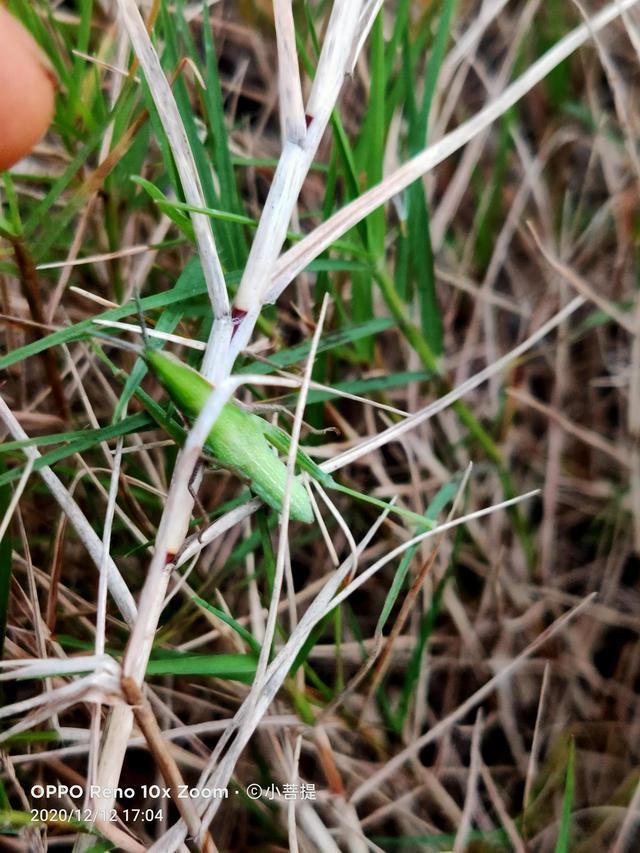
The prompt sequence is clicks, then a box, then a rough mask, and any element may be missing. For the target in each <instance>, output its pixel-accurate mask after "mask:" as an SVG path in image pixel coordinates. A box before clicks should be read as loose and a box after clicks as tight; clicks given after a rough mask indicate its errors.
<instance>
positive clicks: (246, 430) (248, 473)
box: [142, 347, 333, 524]
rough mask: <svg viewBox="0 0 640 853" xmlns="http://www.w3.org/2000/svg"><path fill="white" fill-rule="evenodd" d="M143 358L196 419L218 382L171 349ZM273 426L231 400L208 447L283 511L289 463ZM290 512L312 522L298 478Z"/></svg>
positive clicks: (152, 351)
mask: <svg viewBox="0 0 640 853" xmlns="http://www.w3.org/2000/svg"><path fill="white" fill-rule="evenodd" d="M142 357H143V358H144V360H145V362H146V363H147V365H148V366H149V368H150V369H151V370H152V371H153V373H154V374H155V375H156V377H157V378H158V380H159V382H160V384H161V385H162V386H163V388H164V389H165V391H166V392H167V393H168V394H169V396H170V397H171V399H172V401H173V402H174V403H175V405H176V406H177V408H178V409H179V410H180V411H181V412H182V413H183V414H184V415H186V417H187V418H188V419H189V420H195V419H196V418H197V416H198V414H199V413H200V411H201V410H202V408H203V407H204V405H205V403H206V402H207V400H208V399H209V397H210V395H211V392H212V391H213V386H212V385H211V384H210V383H209V382H207V380H206V379H205V378H204V377H203V376H201V375H200V374H199V373H198V372H197V371H196V370H194V369H193V368H191V367H189V365H187V364H185V363H184V362H182V361H180V359H179V358H177V357H176V356H174V355H173V354H172V353H166V352H163V351H162V350H159V349H151V348H150V347H146V348H145V349H144V350H143V351H142ZM270 426H271V425H270V424H268V423H267V422H266V421H265V420H263V419H262V418H259V417H257V416H256V415H254V414H252V413H251V412H247V411H245V410H244V409H241V408H240V406H238V405H237V404H236V403H234V402H229V403H226V404H225V405H224V406H223V408H222V411H221V412H220V414H219V415H218V418H217V420H216V422H215V424H214V425H213V428H212V430H211V432H210V433H209V436H208V438H207V441H206V445H205V446H206V448H207V449H208V450H209V451H210V452H211V453H212V454H213V456H214V458H215V459H216V461H217V462H218V463H219V464H220V465H221V466H222V467H224V468H228V469H230V470H231V471H234V472H235V473H236V474H237V475H238V476H239V477H240V478H241V479H243V480H246V481H248V483H249V487H250V488H251V491H252V492H255V494H256V495H258V497H259V498H262V500H263V501H264V502H265V503H266V504H268V505H269V506H271V507H273V508H274V509H277V510H280V509H281V508H282V501H283V498H284V490H285V486H286V483H287V466H286V465H285V464H284V462H283V461H282V460H281V459H280V458H279V457H278V456H276V454H275V453H274V452H273V450H272V448H271V445H270V444H269V442H268V441H267V436H268V435H274V434H275V433H274V432H273V430H275V429H277V428H273V430H268V429H267V427H270ZM278 432H279V430H278ZM314 468H317V466H314ZM317 470H318V471H320V469H317ZM321 475H323V476H322V479H323V480H324V481H325V484H327V479H326V478H327V477H328V479H329V480H331V481H332V482H333V480H332V478H331V477H330V476H329V475H328V474H324V472H322V471H321ZM290 514H291V518H292V519H293V520H294V521H304V522H306V523H307V524H310V523H311V522H312V521H313V507H312V505H311V500H310V499H309V495H308V494H307V491H306V489H305V487H304V486H303V484H302V482H301V480H300V478H299V477H293V479H292V481H291V509H290Z"/></svg>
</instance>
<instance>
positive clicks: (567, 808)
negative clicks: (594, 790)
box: [555, 738, 576, 853]
mask: <svg viewBox="0 0 640 853" xmlns="http://www.w3.org/2000/svg"><path fill="white" fill-rule="evenodd" d="M575 753H576V744H575V741H574V739H573V738H571V740H570V742H569V760H568V762H567V778H566V782H565V786H564V797H563V799H562V818H561V820H560V831H559V832H558V840H557V842H556V847H555V853H569V850H570V848H569V839H570V834H571V809H572V807H573V789H574V781H575V780H574V763H575Z"/></svg>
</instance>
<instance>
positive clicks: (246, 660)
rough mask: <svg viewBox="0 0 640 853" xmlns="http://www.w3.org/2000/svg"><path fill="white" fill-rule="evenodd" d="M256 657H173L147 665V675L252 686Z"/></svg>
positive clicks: (157, 659) (163, 658) (154, 660)
mask: <svg viewBox="0 0 640 853" xmlns="http://www.w3.org/2000/svg"><path fill="white" fill-rule="evenodd" d="M256 663H257V660H256V657H255V656H254V655H240V654H238V655H177V656H176V655H171V656H169V657H157V658H154V659H153V660H150V661H149V663H148V664H147V675H202V676H208V677H210V678H224V679H228V680H229V681H242V682H243V683H244V684H250V683H251V681H252V680H253V678H254V677H255V674H256Z"/></svg>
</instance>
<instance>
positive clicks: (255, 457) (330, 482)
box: [98, 326, 433, 529]
mask: <svg viewBox="0 0 640 853" xmlns="http://www.w3.org/2000/svg"><path fill="white" fill-rule="evenodd" d="M143 334H144V326H143ZM98 337H106V338H107V339H108V340H110V341H111V343H113V344H115V345H116V346H120V347H122V348H124V349H130V350H133V351H134V352H136V353H137V354H138V355H139V356H140V357H141V358H142V359H143V360H144V361H145V363H146V364H147V366H148V368H149V369H150V370H151V372H152V373H153V374H154V375H155V376H156V377H157V379H158V381H159V382H160V384H161V385H162V386H163V388H164V389H165V390H166V392H167V393H168V395H169V397H170V398H171V400H172V401H173V403H174V404H175V406H176V408H177V409H178V410H179V411H180V412H181V413H182V414H183V415H184V416H185V417H186V418H187V419H188V420H190V421H194V420H195V419H196V418H197V416H198V415H199V414H200V412H201V411H202V409H203V407H204V406H205V404H206V402H207V400H208V399H209V397H210V395H211V393H212V391H213V386H212V385H211V384H210V383H209V382H208V381H207V380H206V379H205V378H204V377H203V376H201V375H200V373H198V371H197V370H194V369H193V368H192V367H190V366H189V365H187V364H185V363H184V362H183V361H180V359H179V358H177V357H176V356H175V355H173V354H172V353H168V352H165V351H164V350H160V349H156V348H153V347H151V346H149V344H148V342H147V341H146V335H145V345H144V346H143V347H138V346H134V345H132V344H129V343H127V344H125V343H124V342H123V341H116V340H115V339H113V338H111V337H110V336H108V335H101V334H100V333H98ZM111 366H112V368H114V369H115V366H114V365H111ZM136 396H138V398H139V399H140V400H141V402H142V404H143V405H144V406H145V408H146V409H147V411H148V412H149V414H150V415H151V416H152V417H153V418H154V420H156V422H157V423H159V424H160V426H162V427H163V428H169V424H168V422H167V420H166V418H165V417H164V415H163V413H162V412H161V411H159V407H158V405H157V403H155V402H154V401H152V400H151V399H150V398H149V397H147V395H146V394H144V393H143V392H141V391H140V390H139V391H138V392H136ZM169 431H170V434H171V435H172V437H173V438H176V440H179V439H180V436H179V435H178V433H179V432H180V431H179V430H174V429H173V428H170V429H169ZM290 443H291V438H290V436H289V435H287V433H286V432H284V430H281V429H280V428H279V427H277V426H274V425H273V424H270V423H269V422H268V421H265V420H264V419H263V418H260V417H258V416H257V415H254V414H253V413H252V412H249V411H247V410H246V409H243V408H241V407H240V406H239V405H238V404H237V403H236V402H234V401H230V402H228V403H226V404H225V405H224V406H223V407H222V410H221V412H220V414H219V415H218V418H217V420H216V422H215V424H214V425H213V428H212V429H211V431H210V433H209V436H208V437H207V440H206V442H205V450H206V451H208V453H209V454H210V455H211V456H212V457H213V459H214V461H215V463H216V464H217V465H219V466H220V467H221V468H226V469H228V470H230V471H232V472H234V473H235V474H237V475H238V476H239V477H240V479H242V480H244V481H245V482H247V483H248V484H249V487H250V489H251V491H253V492H254V493H255V494H256V495H257V496H258V497H259V498H261V499H262V500H263V501H264V502H265V503H266V504H268V505H269V506H270V507H273V509H275V510H277V511H278V512H280V511H281V510H282V502H283V499H284V491H285V486H286V483H287V475H288V472H287V466H286V465H285V464H284V462H283V461H282V460H281V459H280V458H279V457H278V456H277V455H276V454H275V453H274V452H273V449H274V448H275V449H276V450H277V451H279V452H280V453H283V454H287V453H288V452H289V447H290ZM296 464H297V466H298V468H299V469H300V470H302V471H305V472H306V473H308V474H309V475H310V476H311V477H312V478H313V479H314V480H315V481H316V482H317V483H319V484H320V485H321V486H322V487H323V488H325V489H334V490H337V491H340V492H343V493H344V494H347V495H350V496H351V497H353V498H357V499H358V500H361V501H365V502H366V503H370V504H373V505H374V506H377V507H379V508H381V509H385V510H390V511H391V512H393V513H397V514H398V515H400V516H402V517H404V518H406V519H408V520H409V521H411V522H413V523H414V524H416V525H418V526H419V528H420V529H424V528H425V527H433V522H431V521H430V520H428V519H426V518H424V516H421V515H418V514H417V513H414V512H411V511H410V510H407V509H404V508H401V507H396V506H393V504H389V503H386V502H385V501H382V500H378V499H377V498H374V497H372V496H371V495H364V494H362V493H361V492H356V491H354V490H352V489H349V488H347V487H346V486H343V485H342V484H340V483H338V482H336V480H334V479H333V477H332V476H331V475H330V474H328V473H327V472H326V471H323V470H322V468H320V467H319V466H318V465H316V464H315V462H313V460H312V459H310V458H309V456H307V454H306V453H305V452H304V451H303V450H301V449H300V448H298V450H297V453H296ZM290 489H291V491H290V494H291V502H290V516H291V519H292V520H293V521H301V522H304V523H306V524H310V523H312V522H313V520H314V513H313V506H312V504H311V499H310V498H309V494H308V492H307V490H306V488H305V486H304V485H303V483H302V480H301V479H300V477H299V476H294V477H293V478H292V481H291V487H290Z"/></svg>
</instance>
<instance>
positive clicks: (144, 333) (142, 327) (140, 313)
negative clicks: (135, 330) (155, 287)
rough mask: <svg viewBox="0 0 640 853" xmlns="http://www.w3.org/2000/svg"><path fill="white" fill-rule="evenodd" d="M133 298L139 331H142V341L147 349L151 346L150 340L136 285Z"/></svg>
mask: <svg viewBox="0 0 640 853" xmlns="http://www.w3.org/2000/svg"><path fill="white" fill-rule="evenodd" d="M133 298H134V300H135V303H136V311H137V312H138V320H139V322H140V331H141V332H142V343H143V344H144V348H145V349H149V348H150V346H151V342H150V340H149V335H148V334H147V324H146V322H145V319H144V311H143V310H142V300H141V299H140V291H139V290H138V288H137V287H136V288H135V290H134V291H133Z"/></svg>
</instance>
